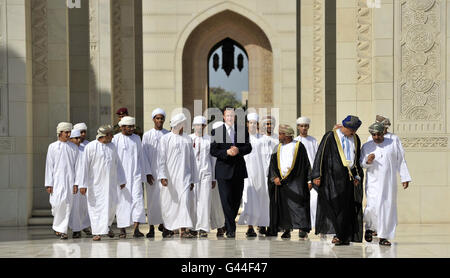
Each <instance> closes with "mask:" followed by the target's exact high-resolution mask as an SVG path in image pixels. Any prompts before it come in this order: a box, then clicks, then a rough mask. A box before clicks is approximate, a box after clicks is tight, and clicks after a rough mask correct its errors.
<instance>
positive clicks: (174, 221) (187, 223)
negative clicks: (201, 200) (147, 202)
mask: <svg viewBox="0 0 450 278" xmlns="http://www.w3.org/2000/svg"><path fill="white" fill-rule="evenodd" d="M159 148H160V153H159V154H158V166H159V171H158V180H159V181H160V180H161V179H167V180H168V185H167V186H163V187H162V188H161V211H162V218H163V222H164V226H165V227H166V228H167V229H169V230H172V231H173V230H176V229H179V228H189V229H192V228H194V223H193V219H195V213H194V211H193V209H194V192H193V191H191V190H190V185H191V184H192V183H194V184H195V183H198V182H199V179H198V174H197V169H196V168H197V167H196V162H195V156H194V149H193V148H192V140H191V138H190V137H189V136H187V135H184V134H183V135H177V134H174V133H173V132H170V133H168V134H167V135H165V136H163V137H162V138H161V140H160V144H159Z"/></svg>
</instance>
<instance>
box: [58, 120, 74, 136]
mask: <svg viewBox="0 0 450 278" xmlns="http://www.w3.org/2000/svg"><path fill="white" fill-rule="evenodd" d="M62 131H72V124H71V123H65V122H62V123H59V124H58V126H57V127H56V134H58V135H59V134H60V133H61V132H62Z"/></svg>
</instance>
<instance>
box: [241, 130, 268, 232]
mask: <svg viewBox="0 0 450 278" xmlns="http://www.w3.org/2000/svg"><path fill="white" fill-rule="evenodd" d="M262 138H263V137H262V136H261V135H260V134H256V135H250V144H251V145H252V151H251V152H250V153H249V154H247V155H245V156H244V160H245V165H246V166H247V172H248V178H246V179H244V192H243V194H242V203H243V208H242V212H241V215H240V217H239V220H238V224H239V225H253V226H261V227H268V226H269V224H270V208H269V207H270V199H269V192H268V187H267V177H266V176H265V169H264V167H265V163H264V161H265V160H266V159H267V158H266V154H265V153H264V142H265V141H263V140H262Z"/></svg>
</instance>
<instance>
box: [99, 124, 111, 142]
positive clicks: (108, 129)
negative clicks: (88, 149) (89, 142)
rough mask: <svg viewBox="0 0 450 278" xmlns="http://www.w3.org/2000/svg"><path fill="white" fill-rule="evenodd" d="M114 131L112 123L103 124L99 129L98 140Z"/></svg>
mask: <svg viewBox="0 0 450 278" xmlns="http://www.w3.org/2000/svg"><path fill="white" fill-rule="evenodd" d="M112 132H113V127H112V126H111V125H102V126H101V127H99V128H98V130H97V137H96V139H97V140H98V138H100V137H104V136H106V135H108V133H112Z"/></svg>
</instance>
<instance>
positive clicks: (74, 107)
mask: <svg viewBox="0 0 450 278" xmlns="http://www.w3.org/2000/svg"><path fill="white" fill-rule="evenodd" d="M68 17H69V26H68V28H69V32H68V36H69V85H70V86H69V90H70V120H71V121H72V123H73V124H76V123H80V122H84V123H86V124H87V125H88V129H89V130H91V129H95V126H91V125H90V123H89V0H80V7H79V8H75V7H74V8H71V9H68ZM90 139H92V138H90Z"/></svg>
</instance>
